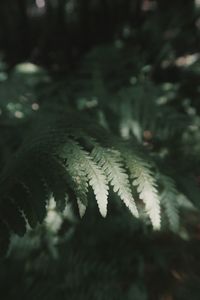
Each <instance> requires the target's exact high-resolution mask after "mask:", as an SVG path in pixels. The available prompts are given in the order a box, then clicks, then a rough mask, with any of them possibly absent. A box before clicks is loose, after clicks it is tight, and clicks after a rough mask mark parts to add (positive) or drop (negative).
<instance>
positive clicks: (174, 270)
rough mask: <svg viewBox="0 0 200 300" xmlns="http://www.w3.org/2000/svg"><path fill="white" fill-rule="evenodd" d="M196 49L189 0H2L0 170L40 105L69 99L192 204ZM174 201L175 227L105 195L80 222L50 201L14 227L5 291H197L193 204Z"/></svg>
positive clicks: (198, 230) (198, 231) (198, 83)
mask: <svg viewBox="0 0 200 300" xmlns="http://www.w3.org/2000/svg"><path fill="white" fill-rule="evenodd" d="M199 49H200V1H198V0H184V1H183V0H174V1H167V0H135V1H131V0H101V1H100V0H84V1H83V0H16V1H12V0H1V1H0V132H1V134H0V170H2V169H3V168H4V166H5V165H6V164H7V163H8V162H9V160H10V157H11V155H12V154H13V153H15V152H16V150H17V149H18V148H19V147H20V145H21V143H22V141H23V138H24V136H25V134H28V132H29V127H30V125H31V123H32V120H34V116H35V115H36V114H38V112H40V111H44V112H45V113H46V114H47V118H48V116H50V115H51V114H54V113H55V111H56V112H59V111H66V112H67V111H70V110H76V111H79V112H80V113H85V114H89V115H90V116H91V117H92V118H94V119H95V120H97V121H98V122H99V124H101V125H102V126H103V127H105V128H106V129H107V130H109V131H110V133H111V134H112V133H114V134H116V135H119V136H121V137H122V138H124V139H133V140H137V141H138V142H139V143H141V144H142V145H143V146H145V147H146V148H147V150H148V151H149V152H150V153H151V155H152V156H153V157H154V158H155V160H156V161H157V162H158V164H159V165H160V167H161V168H162V167H163V168H165V169H168V167H169V169H170V170H169V174H170V175H172V176H173V177H174V178H176V181H177V182H178V185H179V189H180V191H182V192H184V194H186V195H187V196H188V198H190V199H191V198H192V200H193V203H195V204H196V205H197V207H199V206H200V201H199V200H200V199H199V196H200V193H199V187H200V169H199V160H200V157H199V153H200V52H199ZM163 157H164V158H165V165H164V166H163V165H162V163H163V161H162V158H163ZM184 174H187V176H188V175H189V178H190V180H188V179H187V180H186V179H185V176H184ZM113 198H114V196H113ZM180 201H182V203H183V207H187V208H188V207H189V209H187V210H186V212H185V211H184V210H183V212H182V225H181V228H180V233H179V235H174V234H172V233H170V232H165V231H164V232H159V233H152V231H151V230H150V229H149V228H148V226H144V225H142V224H141V223H140V222H136V221H135V220H134V219H130V216H129V215H128V213H127V212H126V210H122V208H121V207H120V208H118V207H115V206H114V204H113V203H112V202H111V204H110V206H111V208H110V209H111V212H110V214H109V216H108V217H107V218H106V219H105V220H104V219H103V220H102V219H101V218H100V217H99V215H98V213H97V212H96V210H95V208H94V207H93V205H92V204H91V205H90V207H89V211H88V213H87V216H86V217H85V218H84V219H83V220H81V221H80V220H79V218H78V217H77V214H76V212H74V208H73V207H67V209H66V211H65V213H64V214H62V215H61V214H60V213H59V212H58V211H57V210H56V208H55V205H54V203H53V200H52V201H51V202H50V205H49V208H48V215H47V217H46V221H45V224H44V225H41V226H39V227H38V228H37V230H35V231H31V230H30V231H29V232H28V234H26V236H25V237H24V238H21V239H19V238H18V237H16V236H13V237H12V240H11V247H10V250H9V253H8V255H7V258H6V259H4V260H2V261H1V262H0V291H1V298H2V300H10V299H15V298H16V297H18V298H19V299H24V300H25V299H36V298H37V299H41V300H43V299H44V300H45V299H48V300H51V299H52V300H53V299H81V300H84V299H87V300H89V299H95V300H107V299H109V300H112V299H113V300H114V299H116V300H118V299H119V300H120V299H123V300H126V299H127V300H133V299H134V300H147V299H149V300H156V299H158V300H173V299H177V300H184V299H191V300H197V299H199V295H200V290H199V286H200V265H199V263H200V251H199V250H200V242H199V240H200V222H199V220H200V219H199V213H198V212H197V211H196V210H194V209H193V207H191V203H190V202H188V200H187V198H186V197H185V198H184V199H180ZM119 210H120V212H119ZM122 211H123V213H122ZM111 216H112V217H111ZM0 230H1V229H0Z"/></svg>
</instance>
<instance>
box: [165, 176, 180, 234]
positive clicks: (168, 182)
mask: <svg viewBox="0 0 200 300" xmlns="http://www.w3.org/2000/svg"><path fill="white" fill-rule="evenodd" d="M160 179H161V182H162V185H163V187H164V189H163V191H162V193H161V195H160V200H161V204H162V205H163V207H164V209H165V212H166V215H167V218H168V221H169V225H170V228H171V230H173V231H175V232H177V231H178V228H179V213H178V206H179V204H178V201H177V199H178V191H177V189H176V186H175V182H174V180H173V179H172V178H170V177H168V176H166V175H161V176H160Z"/></svg>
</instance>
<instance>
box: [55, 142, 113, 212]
mask: <svg viewBox="0 0 200 300" xmlns="http://www.w3.org/2000/svg"><path fill="white" fill-rule="evenodd" d="M61 157H62V158H64V159H66V160H67V161H68V162H67V163H68V164H69V162H70V164H71V166H73V168H74V169H75V168H77V167H78V168H79V170H80V171H81V172H84V173H85V174H86V176H87V179H88V181H89V185H90V186H91V187H92V189H93V191H94V194H95V197H96V200H97V204H98V207H99V211H100V213H101V215H102V216H103V217H105V216H106V214H107V203H108V200H107V198H108V184H107V181H106V177H105V175H104V174H103V172H102V171H101V169H100V168H99V167H98V165H97V164H96V163H95V162H94V161H93V160H92V159H91V157H90V156H89V153H88V152H87V151H85V150H84V149H83V148H82V147H81V146H80V145H79V144H78V143H77V142H76V141H74V140H72V139H68V142H67V143H66V145H65V147H63V151H62V154H61ZM70 159H72V160H70ZM73 163H75V165H73ZM81 172H79V176H80V174H81ZM84 173H82V174H84ZM76 180H80V177H79V178H76ZM83 182H84V180H83V179H82V183H83ZM84 184H85V182H84ZM86 187H87V186H86V184H85V186H84V188H85V191H86Z"/></svg>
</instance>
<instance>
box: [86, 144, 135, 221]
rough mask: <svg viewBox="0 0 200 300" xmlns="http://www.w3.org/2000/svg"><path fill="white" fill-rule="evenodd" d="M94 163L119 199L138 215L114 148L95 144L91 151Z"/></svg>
mask: <svg viewBox="0 0 200 300" xmlns="http://www.w3.org/2000/svg"><path fill="white" fill-rule="evenodd" d="M91 154H92V156H93V157H94V160H95V161H96V163H97V164H98V165H99V166H100V167H101V168H102V170H103V171H104V173H105V174H106V176H107V179H108V181H109V183H110V184H111V185H112V187H113V191H114V192H115V193H118V195H119V197H120V198H121V200H122V201H123V202H124V203H125V205H126V206H127V207H128V208H129V209H130V211H131V213H132V214H133V215H134V216H135V217H138V216H139V215H138V210H137V207H136V204H135V201H134V199H133V196H132V193H131V187H130V183H129V179H128V175H127V174H126V170H125V169H124V166H123V163H122V157H121V155H120V153H119V152H118V151H116V150H110V149H104V148H102V147H100V146H96V147H95V148H94V149H93V151H92V153H91Z"/></svg>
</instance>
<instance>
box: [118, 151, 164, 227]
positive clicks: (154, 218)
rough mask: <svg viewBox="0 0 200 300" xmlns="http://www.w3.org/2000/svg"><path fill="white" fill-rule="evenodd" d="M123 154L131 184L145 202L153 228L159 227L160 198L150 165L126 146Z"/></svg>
mask: <svg viewBox="0 0 200 300" xmlns="http://www.w3.org/2000/svg"><path fill="white" fill-rule="evenodd" d="M123 155H124V159H125V161H126V165H127V168H128V169H129V172H130V177H131V179H132V184H133V186H135V187H136V189H137V192H138V194H139V197H140V199H141V200H143V202H144V204H145V208H146V213H147V214H148V216H149V218H150V220H151V223H152V225H153V227H154V229H160V226H161V225H160V223H161V221H160V199H159V196H158V187H157V182H156V180H155V175H154V174H153V172H152V171H151V165H150V164H149V163H148V162H146V161H145V160H144V159H142V158H141V157H139V156H137V155H136V153H135V152H134V151H133V152H132V151H130V150H129V149H127V148H125V149H124V151H123Z"/></svg>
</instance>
